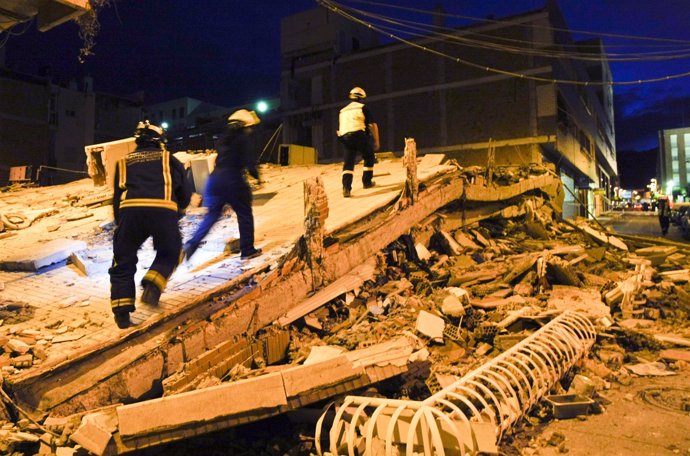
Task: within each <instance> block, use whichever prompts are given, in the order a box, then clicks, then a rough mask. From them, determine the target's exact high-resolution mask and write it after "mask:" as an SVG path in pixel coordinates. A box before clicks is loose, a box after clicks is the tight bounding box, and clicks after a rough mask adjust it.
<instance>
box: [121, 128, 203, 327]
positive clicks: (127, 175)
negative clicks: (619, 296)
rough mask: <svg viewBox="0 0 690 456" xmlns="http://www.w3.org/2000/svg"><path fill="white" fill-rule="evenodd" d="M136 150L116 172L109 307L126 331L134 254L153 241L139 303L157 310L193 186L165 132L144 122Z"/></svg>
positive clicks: (137, 134) (177, 255)
mask: <svg viewBox="0 0 690 456" xmlns="http://www.w3.org/2000/svg"><path fill="white" fill-rule="evenodd" d="M134 137H135V142H136V144H137V147H136V149H135V150H134V151H132V152H130V153H129V154H127V155H126V156H125V157H124V158H122V159H120V160H118V162H117V163H116V166H115V179H114V184H115V185H114V187H115V188H114V194H113V212H114V216H115V224H116V228H115V234H114V236H113V264H112V266H111V267H110V269H109V270H108V272H109V274H110V304H111V306H112V310H113V313H114V315H115V323H117V326H118V327H119V328H126V327H128V326H130V324H131V322H130V318H129V314H130V313H131V312H133V311H134V309H135V305H134V301H135V297H136V285H135V283H134V275H135V273H136V271H137V262H138V258H137V251H138V250H139V248H140V247H141V245H142V244H143V243H144V241H146V239H148V238H149V237H153V247H154V249H155V250H156V257H155V258H154V260H153V263H152V264H151V267H150V268H149V270H148V271H147V272H146V274H145V275H144V278H143V279H142V281H141V284H142V286H143V287H144V292H143V294H142V296H141V301H142V302H143V303H145V304H149V305H158V301H159V299H160V296H161V293H162V292H163V290H164V289H165V287H166V285H167V283H168V279H169V278H170V276H171V275H172V273H173V271H174V270H175V268H176V267H177V265H178V264H179V262H180V253H181V247H182V238H181V236H180V229H179V226H178V220H179V218H180V217H181V215H182V214H183V213H184V210H185V209H186V207H187V206H188V205H189V201H190V199H191V196H192V189H191V184H190V183H189V181H188V180H187V178H186V177H185V171H184V167H183V165H182V163H180V161H179V160H177V159H176V158H175V157H173V156H172V154H171V153H170V152H169V151H167V150H166V149H165V147H164V146H163V129H162V128H160V127H159V126H157V125H153V124H151V123H150V122H149V121H148V120H145V121H142V122H139V124H138V125H137V128H136V131H135V133H134Z"/></svg>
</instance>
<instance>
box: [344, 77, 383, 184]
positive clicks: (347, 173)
mask: <svg viewBox="0 0 690 456" xmlns="http://www.w3.org/2000/svg"><path fill="white" fill-rule="evenodd" d="M366 97H367V94H366V92H364V90H363V89H362V88H360V87H355V88H353V89H352V90H350V95H349V98H350V100H352V101H351V102H350V103H349V104H348V105H347V106H345V107H344V108H343V109H341V110H340V116H339V119H338V120H339V125H338V132H337V134H338V139H339V140H340V142H342V143H343V144H344V145H345V159H344V162H343V179H342V180H343V196H344V197H345V198H349V197H350V195H351V192H352V180H353V177H354V169H355V160H356V158H357V153H360V154H361V155H362V159H363V160H364V170H363V173H362V186H363V187H364V188H371V187H373V186H375V185H376V183H375V182H374V181H373V180H372V179H373V177H374V163H376V157H375V156H374V152H375V151H377V150H378V149H379V130H378V125H377V124H376V123H375V122H374V118H373V117H372V115H371V111H369V108H368V107H367V106H366V105H365V104H364V100H365V99H366Z"/></svg>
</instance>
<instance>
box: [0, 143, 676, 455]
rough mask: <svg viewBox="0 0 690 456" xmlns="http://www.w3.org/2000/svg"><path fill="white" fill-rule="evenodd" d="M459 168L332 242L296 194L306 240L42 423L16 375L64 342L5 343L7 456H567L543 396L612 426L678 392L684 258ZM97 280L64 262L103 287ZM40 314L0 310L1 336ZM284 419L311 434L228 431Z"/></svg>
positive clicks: (532, 176) (325, 207) (554, 195)
mask: <svg viewBox="0 0 690 456" xmlns="http://www.w3.org/2000/svg"><path fill="white" fill-rule="evenodd" d="M408 147H409V148H410V149H408V151H409V152H410V154H412V152H413V149H412V148H413V147H414V143H412V144H409V145H408ZM406 149H407V148H406ZM415 153H416V152H415ZM425 159H426V160H431V158H426V157H425V158H422V159H421V160H425ZM415 165H416V166H420V163H419V162H418V161H415ZM452 168H453V169H452V170H446V171H443V172H441V171H439V172H438V174H436V175H434V176H432V177H427V176H425V177H424V178H423V179H422V178H420V179H419V182H415V181H414V178H413V177H412V178H413V181H412V182H407V183H406V184H405V185H403V186H401V191H400V194H399V196H398V197H396V198H395V199H394V200H393V201H391V203H390V204H388V205H385V206H382V207H380V208H378V209H376V210H375V211H373V212H372V213H371V214H369V215H368V216H367V217H363V218H362V219H360V220H354V221H352V222H351V223H349V224H347V225H346V226H343V227H340V228H339V229H337V230H332V231H325V227H326V226H327V217H328V214H329V212H330V213H331V214H332V213H333V211H334V205H335V202H334V200H333V197H330V198H328V199H325V198H326V193H327V192H326V190H327V188H328V186H327V185H326V186H325V188H326V189H324V182H323V181H321V180H320V179H321V178H320V177H317V178H316V179H314V180H311V181H309V182H307V183H305V184H304V190H305V193H306V194H308V195H311V196H312V198H313V199H310V200H309V201H308V202H305V205H304V207H305V208H307V211H306V212H307V214H305V216H306V219H305V222H304V223H305V227H307V229H305V230H304V232H305V233H307V234H309V235H308V236H307V237H303V238H300V239H299V240H298V241H297V242H296V243H295V244H294V248H292V249H291V250H289V251H287V253H285V254H284V255H282V256H280V257H279V258H278V260H277V261H276V262H275V264H273V265H272V266H270V267H265V268H259V266H257V270H258V271H259V272H258V273H257V272H256V271H255V270H251V271H249V272H247V274H246V276H247V277H249V276H252V275H254V277H255V279H254V282H253V283H251V282H250V283H248V284H247V283H246V282H243V283H240V284H238V286H237V287H236V288H231V289H227V290H226V291H224V292H221V293H219V294H217V295H215V296H214V297H213V298H211V299H207V300H206V301H205V302H204V303H199V305H198V306H199V308H206V309H207V313H205V314H200V313H199V311H198V310H194V309H190V310H189V312H197V313H196V314H193V313H190V314H189V315H196V319H195V320H192V319H185V318H182V316H181V317H179V320H175V322H176V325H177V328H178V330H177V331H176V332H175V333H174V336H170V334H171V333H168V332H165V331H160V332H159V333H157V335H156V338H155V339H151V341H150V342H147V343H148V344H149V345H148V346H147V351H140V352H138V353H139V357H138V358H137V359H136V360H134V359H132V360H130V361H129V363H122V364H121V367H120V370H119V371H117V370H114V371H113V375H112V376H111V377H109V378H107V379H104V380H103V381H101V380H99V382H101V383H97V384H96V385H95V386H94V385H92V386H93V387H92V388H90V389H76V386H74V385H73V384H70V383H68V382H66V383H65V384H64V385H61V386H60V388H59V389H58V388H55V389H51V390H50V391H49V392H50V395H49V397H51V398H53V399H54V400H55V402H54V404H53V405H51V406H50V407H45V408H43V409H41V410H42V412H43V413H37V411H38V410H39V407H36V408H35V409H30V406H31V404H32V402H31V401H29V400H24V399H23V396H21V393H22V391H24V392H28V391H40V386H41V383H36V382H34V383H31V384H29V383H26V384H25V385H26V388H25V389H24V390H22V389H20V388H18V387H21V386H23V385H24V384H22V383H21V382H17V381H16V378H17V377H16V376H17V375H18V374H19V375H21V373H22V372H23V371H25V372H27V373H28V372H30V371H31V370H32V369H36V368H39V367H40V366H41V361H40V360H41V359H42V358H43V359H45V357H46V351H47V352H49V353H50V352H51V350H53V349H54V346H55V345H56V344H59V343H61V342H59V341H60V340H61V338H62V339H64V338H68V337H74V336H75V333H74V331H69V330H61V331H60V332H59V333H58V329H59V328H60V327H61V326H56V327H55V328H54V329H52V330H50V329H46V328H38V329H36V330H35V331H33V332H32V331H30V330H22V331H15V332H13V331H11V330H7V331H4V332H0V347H2V351H3V353H2V355H0V366H2V372H3V376H4V377H5V378H6V380H5V385H4V390H5V391H6V397H5V396H4V395H3V404H4V408H3V407H0V420H3V421H4V422H5V425H4V426H2V427H0V453H2V454H13V453H14V454H17V455H20V454H23V455H31V454H37V453H39V452H40V453H41V454H58V455H61V454H73V453H72V452H73V451H78V452H79V453H77V454H85V453H88V454H95V455H99V456H100V455H114V454H127V453H131V452H133V451H135V450H138V449H143V448H149V447H156V446H158V445H161V444H164V443H170V442H176V441H177V442H178V445H184V443H185V442H191V440H190V439H193V438H195V437H197V436H201V435H207V434H209V433H210V432H212V431H222V432H223V433H226V434H227V435H228V436H232V438H231V439H230V438H229V440H230V441H231V442H228V443H226V444H225V445H226V446H225V447H224V448H225V449H226V451H231V452H233V454H258V452H261V451H263V453H262V454H276V455H283V454H290V455H292V454H294V455H307V454H331V455H335V454H339V455H346V454H360V455H361V454H365V455H368V456H373V455H383V454H403V453H406V454H412V453H416V454H424V455H429V456H430V455H432V454H444V452H445V454H463V455H464V454H477V452H478V451H482V452H483V453H482V454H499V451H500V452H501V453H502V454H510V455H522V454H524V455H538V454H552V453H548V452H547V451H550V449H549V447H551V448H554V449H558V451H561V450H563V451H567V449H568V444H569V442H568V440H567V439H565V438H563V437H562V436H560V437H559V434H553V435H552V437H551V439H542V438H540V437H536V431H537V429H538V428H539V427H540V426H542V425H544V424H546V423H549V422H553V420H554V418H553V417H554V410H553V409H552V406H551V405H550V403H549V402H547V401H544V400H542V399H543V398H544V397H545V396H548V395H566V394H567V395H580V396H583V397H586V398H590V399H592V400H593V404H592V405H591V406H588V407H585V409H584V412H582V413H585V414H592V413H603V414H606V413H607V412H606V407H607V406H608V402H607V401H608V400H607V397H608V391H609V390H610V389H611V388H618V387H621V388H622V387H625V386H626V385H629V384H630V382H631V379H633V378H642V376H655V378H656V377H661V376H666V375H673V374H677V375H682V374H683V373H686V375H687V372H688V371H689V369H688V367H689V364H688V363H689V362H690V323H689V321H690V320H689V319H688V316H689V315H690V283H689V282H690V272H689V271H690V257H688V253H689V252H690V247H686V246H685V245H682V244H678V245H669V243H668V242H666V243H665V244H657V243H655V241H654V240H653V239H649V238H641V237H635V238H632V237H624V236H618V235H615V234H613V233H610V232H606V231H605V228H603V227H602V226H600V225H598V224H596V223H594V222H591V221H587V220H583V219H576V220H569V221H563V220H561V219H560V217H559V213H560V211H561V209H560V208H561V205H562V198H563V195H562V191H561V190H560V187H558V185H557V182H558V179H557V178H554V177H553V175H552V174H551V173H549V172H548V171H547V170H545V169H543V168H542V167H539V168H537V167H535V168H534V169H529V168H522V169H516V168H511V169H504V168H500V167H499V168H494V169H492V170H491V173H488V172H487V170H485V169H483V168H480V167H476V168H472V169H469V168H465V169H462V168H459V167H452ZM412 176H416V173H412ZM408 178H411V176H408ZM489 179H490V180H491V182H492V184H491V185H488V182H487V181H488V180H489ZM379 181H380V179H379V178H377V184H378V182H379ZM402 188H404V189H405V190H404V191H403V190H402ZM415 189H416V191H415ZM353 199H354V198H353ZM1 208H2V206H1V205H0V212H2V209H1ZM12 220H14V219H12V218H10V222H11V221H12ZM15 231H16V232H20V231H21V230H15ZM7 232H9V231H7ZM75 241H77V240H75ZM60 248H63V251H64V246H62V247H60ZM58 250H59V249H56V250H55V251H58ZM100 256H101V253H100V252H96V251H95V252H93V257H92V258H91V260H93V261H92V263H100V262H102V261H100ZM67 257H69V254H68V255H66V256H65V258H67ZM43 261H46V260H43ZM88 262H89V258H88V257H87V256H86V255H84V253H83V252H81V253H78V254H77V255H75V261H74V264H75V265H78V264H81V265H82V266H81V268H84V270H85V271H86V270H88V268H89V267H91V268H92V270H93V271H94V273H98V272H95V271H98V266H97V265H92V266H84V265H85V264H86V263H88ZM38 268H39V269H40V267H38ZM282 287H285V288H282ZM287 289H289V290H291V291H290V293H287V292H284V291H281V290H287ZM2 293H3V292H2V291H0V297H2ZM162 299H163V300H165V295H164V296H163V297H162ZM264 299H265V300H266V301H264ZM264 303H266V304H264ZM287 303H289V305H287ZM75 304H76V303H71V304H68V303H67V302H66V301H65V305H67V306H74V305H75ZM280 306H282V307H280ZM276 307H279V308H280V309H281V311H280V314H279V315H275V316H274V314H273V313H271V312H274V311H275V309H276ZM30 312H31V307H30V306H29V305H28V304H26V303H19V302H6V301H3V302H2V306H0V319H3V320H5V323H4V324H3V325H2V326H0V328H5V329H9V328H11V327H12V325H14V324H16V323H14V322H15V321H20V320H21V318H22V315H23V314H25V313H29V314H30ZM200 315H203V318H199V316H200ZM23 318H26V317H23ZM171 318H172V317H171ZM75 324H78V322H76V323H75ZM224 325H225V326H224ZM153 328H154V329H155V327H153ZM49 330H50V331H54V333H53V332H51V334H50V335H51V337H50V339H49V340H48V339H46V338H45V333H46V332H47V331H49ZM214 331H215V332H214ZM214 334H215V335H216V336H213V337H211V336H212V335H214ZM135 336H136V334H134V333H132V336H131V337H135ZM40 341H44V342H41V343H39V342H40ZM192 353H193V354H194V355H193V356H192V357H189V354H192ZM87 358H88V357H87ZM175 359H181V360H182V361H180V362H179V363H177V364H173V360H175ZM77 361H78V360H77ZM86 365H87V364H84V365H83V366H86ZM174 365H175V366H178V367H177V368H176V369H168V367H167V366H174ZM10 372H11V373H12V374H10ZM65 372H71V371H68V370H67V371H65ZM75 372H76V371H75ZM94 375H95V374H94ZM27 378H28V377H27ZM95 378H96V377H95ZM149 379H154V381H153V382H152V381H150V380H149ZM44 385H48V383H46V384H44ZM99 385H100V386H99ZM70 387H74V388H75V389H74V394H73V395H72V392H70V394H64V396H60V395H59V394H60V393H64V392H65V391H67V390H68V389H69V388H70ZM31 388H33V389H31ZM51 388H52V386H51ZM106 393H107V394H106ZM46 397H48V396H46ZM58 397H60V398H61V399H60V400H59V401H58V400H57V398H58ZM686 399H687V398H685V399H684V398H683V397H682V396H679V397H678V398H677V399H674V401H671V400H670V399H669V402H668V403H667V404H666V405H667V406H669V407H674V408H675V409H678V410H682V409H683V407H687V404H688V403H690V402H687V400H686ZM108 400H111V401H112V402H107V401H108ZM650 400H651V399H650ZM33 404H38V402H33ZM43 404H44V405H45V404H47V402H45V401H44V402H43ZM41 407H43V405H42V406H41ZM20 409H21V410H20ZM577 413H581V412H580V411H578V412H577ZM27 415H28V416H27ZM275 417H279V418H275ZM281 417H290V418H291V419H295V420H296V419H299V420H300V422H301V423H302V424H294V425H293V426H294V427H293V428H290V427H287V426H282V425H281V426H278V427H281V428H287V429H288V431H287V432H288V434H289V436H288V437H286V436H285V434H283V433H281V432H279V431H278V430H277V428H276V429H274V432H268V433H264V434H261V433H259V434H258V435H259V436H260V437H259V439H258V440H257V439H256V438H254V439H253V440H252V439H250V438H248V439H247V441H244V439H243V438H242V432H243V431H240V430H238V429H237V427H238V426H240V425H244V424H246V423H252V422H262V421H263V420H267V419H281ZM281 423H284V422H281ZM243 429H244V428H243ZM290 429H294V430H292V431H290ZM247 432H248V431H247ZM214 435H216V436H218V434H214ZM216 438H221V437H216ZM672 443H673V442H672ZM669 444H670V443H669ZM190 445H191V443H190ZM181 448H184V447H181ZM689 450H690V448H689ZM171 451H172V450H171ZM180 451H182V450H180ZM188 451H192V450H188ZM680 451H681V453H680V454H683V453H682V451H684V450H683V449H682V448H681V449H680ZM252 452H255V453H252ZM180 454H182V453H180Z"/></svg>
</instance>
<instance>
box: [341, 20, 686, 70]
mask: <svg viewBox="0 0 690 456" xmlns="http://www.w3.org/2000/svg"><path fill="white" fill-rule="evenodd" d="M352 11H356V12H357V13H358V14H361V15H363V16H367V17H371V18H373V19H377V20H379V21H382V22H386V23H391V24H395V25H402V26H406V25H405V24H408V25H407V27H408V28H409V29H412V30H420V31H422V32H424V34H421V33H414V32H411V31H409V30H405V29H400V28H396V27H387V26H384V25H378V27H379V28H381V30H383V31H386V32H390V31H396V32H401V33H407V34H408V35H411V36H413V37H416V38H423V37H427V38H428V37H430V36H432V37H433V36H438V37H442V38H443V39H445V40H447V41H451V42H454V43H453V44H458V45H462V46H467V47H472V48H478V49H491V50H497V51H502V52H509V53H514V54H522V55H524V54H529V55H534V56H540V57H546V58H555V59H557V58H570V59H575V60H586V61H617V62H628V61H637V62H639V61H659V60H674V59H685V58H690V48H686V49H682V50H678V51H676V50H673V51H658V52H648V53H636V54H611V53H607V54H606V56H605V58H604V57H598V56H596V55H594V54H592V53H591V52H570V51H555V50H549V49H548V48H547V47H548V46H553V43H539V42H534V41H526V40H511V39H509V38H502V37H495V36H491V35H484V34H479V33H473V32H471V31H470V32H469V33H467V35H472V36H483V37H486V38H490V39H494V40H504V41H512V42H518V43H524V44H529V45H531V46H530V47H515V46H507V45H504V44H501V43H500V42H492V41H480V40H474V39H471V38H467V37H464V36H458V35H456V34H451V33H439V32H435V30H439V27H435V26H428V25H426V24H421V25H420V23H418V22H414V21H406V20H396V19H391V18H388V17H386V16H380V15H376V14H371V13H368V12H366V11H363V10H352ZM440 29H442V30H446V31H450V32H457V30H456V29H451V28H445V27H444V28H440ZM534 44H537V45H540V44H541V45H542V46H544V48H542V49H539V48H535V47H534V46H533V45H534ZM559 47H560V44H559ZM680 51H682V52H683V53H680V54H679V53H676V52H680ZM672 52H673V54H671V53H672Z"/></svg>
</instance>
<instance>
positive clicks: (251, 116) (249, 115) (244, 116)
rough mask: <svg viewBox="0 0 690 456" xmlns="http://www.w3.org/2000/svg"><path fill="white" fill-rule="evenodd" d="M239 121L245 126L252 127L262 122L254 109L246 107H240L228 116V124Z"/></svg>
mask: <svg viewBox="0 0 690 456" xmlns="http://www.w3.org/2000/svg"><path fill="white" fill-rule="evenodd" d="M236 122H237V123H239V124H241V125H242V126H243V127H251V126H252V125H257V124H258V123H260V122H261V119H259V116H257V115H256V113H255V112H254V111H247V110H246V109H239V110H237V111H235V112H233V113H232V114H230V117H228V125H229V124H234V123H236Z"/></svg>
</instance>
